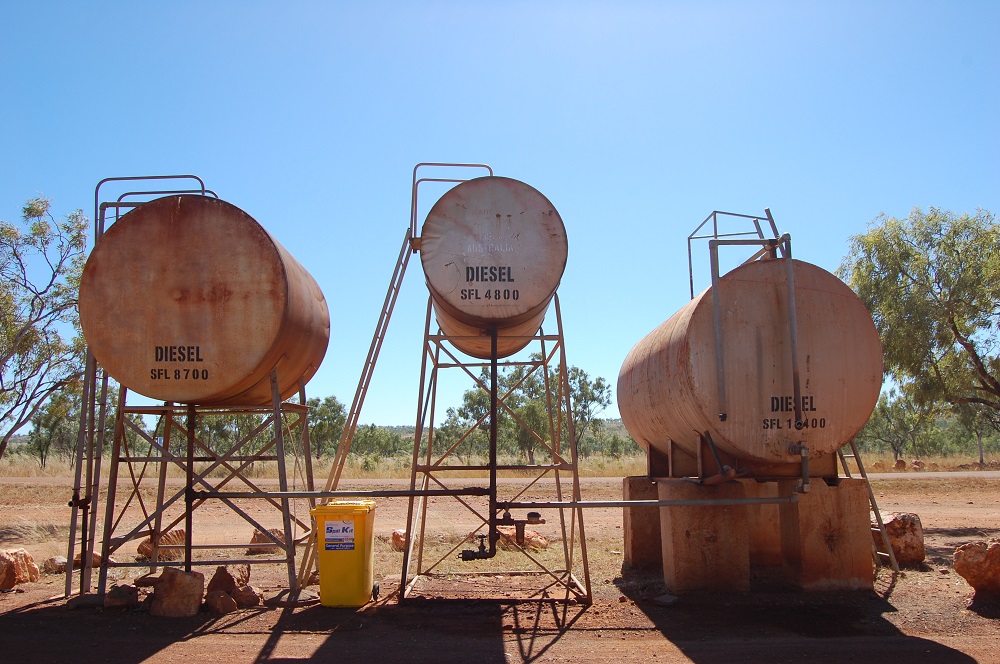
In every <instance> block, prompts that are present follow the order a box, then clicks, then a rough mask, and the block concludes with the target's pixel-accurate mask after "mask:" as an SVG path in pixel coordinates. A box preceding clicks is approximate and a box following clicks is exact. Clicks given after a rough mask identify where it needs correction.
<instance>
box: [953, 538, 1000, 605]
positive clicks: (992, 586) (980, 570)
mask: <svg viewBox="0 0 1000 664" xmlns="http://www.w3.org/2000/svg"><path fill="white" fill-rule="evenodd" d="M955 571H956V572H958V573H959V574H960V575H961V576H962V578H964V579H965V580H966V581H968V582H969V585H970V586H972V587H973V588H974V589H975V591H976V596H977V597H978V596H979V595H980V594H982V595H988V596H991V597H1000V539H997V538H993V539H990V540H980V541H978V542H970V543H968V544H963V545H962V546H960V547H958V548H957V549H955Z"/></svg>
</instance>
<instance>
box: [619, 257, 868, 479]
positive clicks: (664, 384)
mask: <svg viewBox="0 0 1000 664" xmlns="http://www.w3.org/2000/svg"><path fill="white" fill-rule="evenodd" d="M792 269H793V283H794V286H795V287H794V292H795V295H794V297H795V300H794V303H795V310H796V312H797V315H796V329H797V337H798V342H797V347H798V353H797V354H798V370H799V375H800V381H799V382H800V397H799V406H800V414H801V417H802V419H801V420H800V422H801V428H796V422H795V414H794V412H795V408H794V406H795V403H794V401H795V400H794V381H793V365H792V354H791V332H790V324H789V314H788V312H789V306H788V304H789V302H788V278H787V277H788V266H787V264H786V262H785V259H768V260H759V261H754V262H751V263H746V264H744V265H742V266H740V267H738V268H736V269H734V270H733V271H731V272H729V273H727V274H726V275H724V276H722V277H721V278H720V279H719V280H718V281H717V285H716V286H715V287H714V288H715V289H717V291H718V297H719V304H720V307H719V310H720V313H721V317H720V318H721V329H720V337H719V339H720V341H721V343H720V344H719V347H720V348H721V349H722V366H723V372H724V379H723V380H724V381H725V382H724V385H725V390H724V392H725V399H726V402H727V403H725V404H721V403H720V390H719V381H718V379H717V367H718V364H717V360H718V358H717V355H716V327H715V324H714V320H713V319H714V315H713V303H712V301H713V292H712V291H713V289H712V288H709V289H707V290H706V291H704V292H703V293H701V295H699V296H698V297H696V298H695V299H693V300H691V301H690V302H689V303H688V304H687V305H685V306H684V307H683V308H682V309H680V311H678V312H677V313H675V314H674V315H673V316H672V317H670V318H669V319H668V320H667V321H666V322H665V323H663V324H662V325H660V326H659V327H658V328H656V329H655V330H654V331H653V332H651V333H650V334H649V335H647V336H646V337H645V338H643V339H642V340H641V341H639V343H638V344H636V345H635V347H634V348H633V349H632V350H631V352H630V353H629V354H628V356H627V357H626V359H625V362H624V364H623V365H622V368H621V372H620V373H619V376H618V404H619V407H620V410H621V415H622V421H623V422H624V424H625V427H626V428H627V429H628V431H629V433H630V434H631V435H632V437H633V438H635V440H636V441H637V442H639V444H640V445H642V446H643V447H645V448H646V449H647V450H648V449H649V448H654V449H655V450H657V451H659V452H662V453H664V454H666V453H667V450H668V447H669V445H670V442H671V441H673V443H674V444H676V445H677V446H678V447H679V448H680V449H682V450H685V451H688V452H690V453H692V454H693V453H694V450H696V449H697V446H698V445H699V444H700V443H699V434H701V433H703V432H706V431H707V432H708V433H709V434H710V436H711V438H712V439H713V440H714V442H715V444H716V446H717V447H718V448H719V449H721V450H723V451H724V452H726V453H728V454H732V455H734V456H736V457H737V458H742V459H751V460H754V461H762V462H770V463H788V462H797V461H798V460H799V458H800V457H799V455H798V454H797V453H796V451H795V446H796V445H800V444H801V445H805V446H806V447H807V448H808V449H809V452H810V456H818V455H823V454H830V453H833V452H835V451H836V450H837V449H839V448H840V446H842V445H843V444H845V443H846V442H847V441H849V440H850V439H851V438H852V437H853V436H854V435H855V434H856V433H857V432H858V431H859V430H860V429H861V427H862V426H864V424H865V422H866V421H867V420H868V418H869V416H870V415H871V413H872V410H873V409H874V407H875V404H876V402H877V400H878V395H879V390H880V388H881V385H882V347H881V344H880V342H879V337H878V333H877V331H876V329H875V325H874V323H873V322H872V317H871V315H870V314H869V312H868V310H867V309H866V308H865V307H864V305H863V304H862V303H861V301H860V300H859V299H858V297H857V296H856V295H855V294H854V293H853V292H852V291H851V289H850V288H848V287H847V285H846V284H844V283H843V282H842V281H840V280H839V279H837V277H835V276H834V275H832V274H830V273H829V272H827V271H825V270H823V269H821V268H819V267H817V266H815V265H811V264H809V263H805V262H802V261H798V260H794V261H792ZM722 413H724V414H725V415H724V417H725V419H723V417H722Z"/></svg>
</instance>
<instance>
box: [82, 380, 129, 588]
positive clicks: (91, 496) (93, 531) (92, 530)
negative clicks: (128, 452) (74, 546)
mask: <svg viewBox="0 0 1000 664" xmlns="http://www.w3.org/2000/svg"><path fill="white" fill-rule="evenodd" d="M95 376H96V374H95ZM95 387H96V384H95ZM124 395H125V388H121V398H124ZM100 404H101V409H100V413H101V414H100V416H99V417H98V418H97V432H96V433H97V436H96V438H97V441H96V443H95V445H96V447H95V449H94V464H93V468H94V472H93V473H91V475H90V484H89V486H88V489H87V497H88V500H87V504H88V509H89V505H92V504H95V503H96V502H97V500H98V496H100V495H101V462H102V461H103V459H104V429H105V425H106V424H107V416H108V373H107V372H106V371H104V370H101V401H100ZM119 412H121V409H120V408H119ZM123 435H124V434H123ZM93 438H94V435H93V433H92V434H91V439H93ZM129 463H131V462H129ZM114 490H117V487H114ZM111 491H112V487H111V486H108V492H109V493H110V492H111ZM90 513H91V514H93V511H91V512H90ZM89 541H90V546H91V548H93V547H94V546H95V544H96V543H97V519H94V518H91V519H90V524H89ZM92 560H93V556H88V557H87V560H86V561H85V564H84V565H83V566H82V568H81V573H80V579H81V581H80V590H81V592H90V581H91V576H92V573H93V565H92V564H91V562H92ZM105 566H106V563H105V562H104V559H103V557H102V559H101V568H102V569H103V568H104V567H105Z"/></svg>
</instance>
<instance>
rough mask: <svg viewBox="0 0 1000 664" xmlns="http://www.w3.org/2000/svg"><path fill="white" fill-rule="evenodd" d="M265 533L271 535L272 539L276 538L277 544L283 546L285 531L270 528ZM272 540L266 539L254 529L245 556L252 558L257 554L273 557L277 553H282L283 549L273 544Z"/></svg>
mask: <svg viewBox="0 0 1000 664" xmlns="http://www.w3.org/2000/svg"><path fill="white" fill-rule="evenodd" d="M267 532H269V533H271V535H272V536H273V538H277V540H278V541H279V542H281V543H282V544H284V542H285V531H283V530H281V529H280V528H271V529H270V530H268V531H267ZM273 538H272V537H268V536H267V535H266V534H264V533H263V532H261V531H260V530H257V529H254V531H253V537H251V538H250V547H249V548H248V549H247V555H248V556H254V555H257V554H266V555H275V554H278V553H283V552H284V549H283V548H282V547H280V546H278V545H277V544H275V543H274V539H273ZM254 545H257V546H254Z"/></svg>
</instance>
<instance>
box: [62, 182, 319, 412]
mask: <svg viewBox="0 0 1000 664" xmlns="http://www.w3.org/2000/svg"><path fill="white" fill-rule="evenodd" d="M80 321H81V325H82V327H83V332H84V336H85V337H86V339H87V343H88V345H89V347H90V349H91V350H92V351H93V354H94V356H95V358H96V359H97V361H98V363H99V364H100V365H101V366H103V367H104V368H105V369H106V370H107V372H108V373H109V374H110V375H111V376H112V377H114V378H115V379H116V380H117V381H119V382H120V383H121V384H122V385H125V386H126V387H128V388H129V389H130V390H132V391H134V392H138V393H139V394H142V395H145V396H147V397H151V398H153V399H157V400H163V401H174V402H180V403H192V404H199V405H227V404H233V405H235V404H247V405H255V404H266V403H271V396H272V395H271V386H270V383H269V378H268V377H269V374H270V372H271V370H272V369H277V375H278V377H279V390H280V393H281V396H282V397H283V398H287V397H289V396H291V395H292V394H294V393H295V392H296V391H297V390H298V389H299V385H300V382H301V383H304V382H306V381H308V380H309V379H310V378H311V377H312V376H313V374H314V373H315V372H316V370H317V369H318V368H319V365H320V363H321V362H322V360H323V356H324V354H325V353H326V348H327V344H328V342H329V338H330V315H329V311H328V309H327V304H326V300H325V298H324V297H323V293H322V291H321V290H320V288H319V285H318V284H317V283H316V281H315V280H314V279H313V278H312V276H310V275H309V273H308V272H307V271H306V270H305V268H303V267H302V266H301V265H300V264H299V263H298V262H297V261H296V260H295V259H294V258H293V257H292V256H291V254H289V253H288V251H287V250H286V249H285V248H284V247H282V246H281V245H280V244H279V243H278V242H277V241H276V240H275V239H274V238H273V237H272V236H271V235H270V234H268V233H267V231H265V230H264V228H263V227H262V226H261V225H260V224H258V223H257V222H256V221H255V220H254V219H253V218H252V217H250V215H248V214H246V213H245V212H244V211H242V210H240V209H239V208H237V207H236V206H234V205H232V204H230V203H227V202H225V201H221V200H218V199H214V198H209V197H205V196H196V195H175V196H166V197H163V198H158V199H156V200H153V201H150V202H148V203H145V204H143V205H141V206H140V207H138V208H136V209H135V210H133V211H131V212H129V213H128V214H126V215H124V216H123V217H122V218H121V219H120V220H119V221H117V222H116V223H114V224H113V225H112V226H111V227H109V228H108V229H107V231H106V232H105V233H104V234H103V236H102V237H101V240H100V241H99V242H98V243H97V246H96V247H95V248H94V250H93V251H92V252H91V255H90V257H89V259H88V261H87V265H86V268H85V269H84V273H83V278H82V280H81V284H80Z"/></svg>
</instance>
